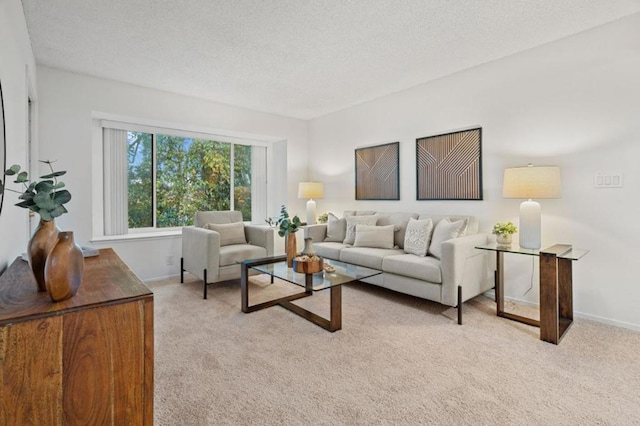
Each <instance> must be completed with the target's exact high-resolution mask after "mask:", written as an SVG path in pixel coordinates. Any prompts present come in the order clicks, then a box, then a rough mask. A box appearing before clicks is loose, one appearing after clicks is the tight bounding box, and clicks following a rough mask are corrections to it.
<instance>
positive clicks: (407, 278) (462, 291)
mask: <svg viewBox="0 0 640 426" xmlns="http://www.w3.org/2000/svg"><path fill="white" fill-rule="evenodd" d="M374 214H375V215H376V216H377V221H376V225H394V226H395V228H394V229H396V231H395V232H394V243H395V247H394V248H390V249H385V248H371V247H355V246H352V245H349V244H344V243H343V242H338V241H335V238H334V241H325V239H326V238H327V226H328V224H326V223H325V224H317V225H309V226H306V227H305V228H304V231H305V238H312V239H313V242H314V243H313V247H314V249H315V251H316V253H317V254H318V255H319V256H322V257H324V258H328V259H335V260H340V261H343V262H347V263H351V264H357V265H360V266H365V267H370V268H373V269H378V270H381V271H382V274H380V275H376V276H374V277H371V278H368V279H366V280H362V281H364V282H366V283H369V284H375V285H378V286H381V287H385V288H389V289H391V290H395V291H398V292H401V293H406V294H410V295H413V296H417V297H421V298H424V299H428V300H432V301H435V302H438V303H441V304H443V305H448V306H458V307H461V306H462V303H463V302H464V301H466V300H468V299H471V298H473V297H475V296H477V295H479V294H481V293H483V292H485V291H487V290H489V289H491V288H493V287H494V278H493V276H494V275H493V259H491V256H490V254H489V253H488V252H486V251H485V250H477V249H475V246H477V245H480V244H486V243H487V242H489V240H490V239H491V237H490V236H489V235H488V234H479V233H478V220H477V218H475V217H473V216H453V215H452V216H436V215H429V214H418V213H384V212H371V211H367V212H363V211H346V212H345V213H344V217H345V218H346V217H347V216H363V215H374ZM446 217H448V218H449V220H450V221H458V220H464V219H466V220H467V222H466V225H467V226H466V231H465V232H464V236H460V237H457V238H454V239H450V240H447V241H444V242H442V244H441V255H440V259H437V258H436V257H434V256H432V255H427V256H425V257H421V256H417V255H415V254H408V253H406V252H405V251H404V238H405V231H406V228H407V224H408V222H409V219H410V218H414V219H426V218H431V220H432V221H433V225H434V228H435V226H436V224H437V223H438V222H439V221H440V220H442V219H444V218H446ZM461 321H462V317H461V309H458V322H459V323H461Z"/></svg>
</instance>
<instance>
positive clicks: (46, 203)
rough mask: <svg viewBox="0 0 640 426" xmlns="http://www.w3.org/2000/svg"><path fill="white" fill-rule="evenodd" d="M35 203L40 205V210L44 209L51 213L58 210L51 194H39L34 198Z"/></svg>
mask: <svg viewBox="0 0 640 426" xmlns="http://www.w3.org/2000/svg"><path fill="white" fill-rule="evenodd" d="M33 201H34V202H35V203H36V204H37V205H38V207H39V208H40V210H43V209H44V210H47V211H49V210H53V209H55V208H56V203H55V202H54V201H53V198H52V197H51V194H45V193H43V192H39V193H37V194H36V195H35V196H34V197H33Z"/></svg>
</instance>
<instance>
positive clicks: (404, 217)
mask: <svg viewBox="0 0 640 426" xmlns="http://www.w3.org/2000/svg"><path fill="white" fill-rule="evenodd" d="M374 214H375V215H377V216H378V222H377V223H376V225H381V226H382V225H395V226H397V227H398V228H399V230H398V231H396V232H395V233H394V235H393V240H394V244H395V245H397V246H398V247H400V248H404V237H405V233H406V231H407V224H408V223H409V218H414V219H427V218H431V220H432V221H433V225H434V226H435V225H436V223H438V222H439V221H440V220H442V219H444V218H445V217H448V218H449V220H451V221H452V222H455V221H457V220H464V219H467V231H466V233H465V234H466V235H473V234H477V233H478V227H479V223H478V218H477V217H475V216H464V215H433V214H428V213H422V214H418V213H402V212H392V213H388V212H375V211H370V210H345V212H344V217H347V216H367V215H374Z"/></svg>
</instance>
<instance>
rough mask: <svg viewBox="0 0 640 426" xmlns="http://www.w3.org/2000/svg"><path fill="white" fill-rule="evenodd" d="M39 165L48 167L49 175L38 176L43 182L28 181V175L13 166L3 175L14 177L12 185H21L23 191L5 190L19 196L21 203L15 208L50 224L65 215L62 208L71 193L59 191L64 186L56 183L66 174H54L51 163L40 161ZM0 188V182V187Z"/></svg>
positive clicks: (17, 166)
mask: <svg viewBox="0 0 640 426" xmlns="http://www.w3.org/2000/svg"><path fill="white" fill-rule="evenodd" d="M41 163H45V164H47V165H49V168H50V169H51V173H48V174H46V175H44V176H40V179H44V180H41V181H34V182H30V181H29V175H28V173H27V172H25V171H22V172H21V171H20V166H19V165H17V164H14V165H13V166H11V167H9V168H8V169H7V170H6V171H5V174H6V175H7V176H15V177H16V178H15V180H14V181H13V183H17V184H22V185H23V186H24V188H25V190H24V191H23V192H20V191H14V190H13V189H9V188H6V189H7V190H8V191H12V192H15V193H17V194H20V196H19V197H18V198H19V199H20V200H22V201H21V202H19V203H17V204H16V206H18V207H22V208H24V209H29V210H31V211H33V212H35V213H38V214H39V215H40V217H41V218H42V220H44V221H45V222H50V221H52V220H53V219H55V218H56V217H59V216H61V215H63V214H64V213H67V209H66V208H65V207H64V204H67V203H68V202H69V201H71V193H69V191H67V190H66V189H63V190H60V189H61V188H64V186H65V185H64V182H62V181H58V178H59V177H60V176H64V175H65V174H66V173H67V172H66V171H57V172H56V171H55V170H53V166H52V165H51V163H52V162H51V161H41ZM1 186H2V185H1V182H0V187H1Z"/></svg>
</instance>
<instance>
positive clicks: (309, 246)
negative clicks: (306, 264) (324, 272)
mask: <svg viewBox="0 0 640 426" xmlns="http://www.w3.org/2000/svg"><path fill="white" fill-rule="evenodd" d="M300 253H301V254H306V255H307V256H309V257H313V256H315V255H316V252H315V250H314V249H313V238H305V239H304V249H302V252H300Z"/></svg>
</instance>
